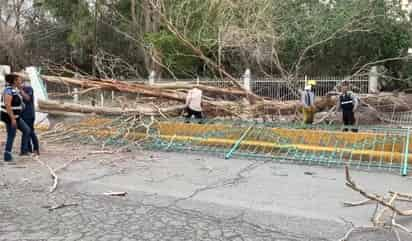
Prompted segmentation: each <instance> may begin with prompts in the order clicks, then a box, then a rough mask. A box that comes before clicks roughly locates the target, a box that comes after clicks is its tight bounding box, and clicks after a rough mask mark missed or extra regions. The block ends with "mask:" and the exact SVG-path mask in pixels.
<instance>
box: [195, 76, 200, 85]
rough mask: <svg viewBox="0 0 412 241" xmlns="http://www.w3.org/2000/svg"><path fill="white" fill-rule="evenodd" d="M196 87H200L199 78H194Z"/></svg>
mask: <svg viewBox="0 0 412 241" xmlns="http://www.w3.org/2000/svg"><path fill="white" fill-rule="evenodd" d="M196 85H197V86H199V85H200V79H199V76H197V77H196Z"/></svg>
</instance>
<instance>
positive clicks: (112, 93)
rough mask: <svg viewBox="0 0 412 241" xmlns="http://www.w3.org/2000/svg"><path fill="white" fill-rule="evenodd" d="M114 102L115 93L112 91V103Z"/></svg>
mask: <svg viewBox="0 0 412 241" xmlns="http://www.w3.org/2000/svg"><path fill="white" fill-rule="evenodd" d="M113 102H114V91H113V90H112V103H113Z"/></svg>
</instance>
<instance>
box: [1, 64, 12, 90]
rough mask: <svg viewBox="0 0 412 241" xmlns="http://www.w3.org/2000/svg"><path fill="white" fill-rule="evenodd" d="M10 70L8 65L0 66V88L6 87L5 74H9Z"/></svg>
mask: <svg viewBox="0 0 412 241" xmlns="http://www.w3.org/2000/svg"><path fill="white" fill-rule="evenodd" d="M10 72H11V68H10V66H8V65H0V87H4V86H5V85H6V80H5V78H6V74H10Z"/></svg>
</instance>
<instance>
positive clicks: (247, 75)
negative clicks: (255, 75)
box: [243, 69, 251, 91]
mask: <svg viewBox="0 0 412 241" xmlns="http://www.w3.org/2000/svg"><path fill="white" fill-rule="evenodd" d="M250 78H251V73H250V69H246V71H245V74H244V75H243V87H244V88H245V89H246V90H248V91H250V90H251V88H250Z"/></svg>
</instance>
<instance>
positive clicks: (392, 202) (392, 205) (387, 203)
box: [339, 166, 412, 241]
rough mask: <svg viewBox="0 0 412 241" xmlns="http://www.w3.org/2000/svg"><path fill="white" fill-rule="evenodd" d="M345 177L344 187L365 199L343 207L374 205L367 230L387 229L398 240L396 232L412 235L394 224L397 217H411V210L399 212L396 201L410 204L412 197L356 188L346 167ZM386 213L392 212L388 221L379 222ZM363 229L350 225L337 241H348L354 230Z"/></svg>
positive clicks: (345, 204)
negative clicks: (369, 191)
mask: <svg viewBox="0 0 412 241" xmlns="http://www.w3.org/2000/svg"><path fill="white" fill-rule="evenodd" d="M345 177H346V183H345V184H346V186H347V187H349V188H351V189H352V190H354V191H355V192H357V193H359V194H361V195H362V196H363V197H365V198H366V199H365V200H362V201H359V202H344V206H346V207H354V206H361V205H366V204H371V203H376V209H375V212H374V214H373V216H372V218H371V221H372V224H373V226H372V227H368V229H375V230H379V229H389V230H390V231H392V232H394V233H395V235H396V237H397V238H398V240H399V234H398V230H401V231H403V232H406V233H408V234H412V232H411V231H410V230H409V229H408V228H406V227H405V226H403V225H401V224H399V223H397V222H396V217H397V216H408V217H411V216H412V209H411V210H401V209H400V208H398V207H397V206H396V201H404V202H405V201H406V202H412V195H410V194H405V193H397V192H393V191H389V192H388V194H389V195H378V194H371V193H368V192H366V191H365V190H364V189H363V188H361V187H360V186H358V185H357V184H356V182H355V181H354V180H353V179H352V177H351V176H350V173H349V167H348V166H345ZM380 206H382V208H381V209H379V208H380ZM387 212H392V215H390V220H386V221H381V220H382V219H383V218H384V215H385V213H387ZM363 228H364V227H363ZM363 228H360V227H355V226H354V225H353V224H352V227H351V228H350V229H349V230H348V231H347V232H346V234H345V236H344V237H343V238H341V239H339V240H340V241H348V238H349V236H350V235H351V234H352V233H353V232H354V231H355V230H359V229H363ZM397 229H398V230H397Z"/></svg>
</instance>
